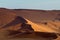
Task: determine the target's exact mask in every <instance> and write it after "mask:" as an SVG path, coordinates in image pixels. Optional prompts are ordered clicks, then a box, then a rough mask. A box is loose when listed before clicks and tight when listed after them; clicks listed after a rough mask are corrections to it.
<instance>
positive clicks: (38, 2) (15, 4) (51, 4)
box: [0, 0, 60, 10]
mask: <svg viewBox="0 0 60 40" xmlns="http://www.w3.org/2000/svg"><path fill="white" fill-rule="evenodd" d="M0 7H4V8H10V9H18V8H20V9H43V10H50V9H51V10H52V9H55V10H60V0H0Z"/></svg>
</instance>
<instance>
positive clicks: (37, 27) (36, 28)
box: [26, 19, 57, 32]
mask: <svg viewBox="0 0 60 40" xmlns="http://www.w3.org/2000/svg"><path fill="white" fill-rule="evenodd" d="M26 20H27V21H28V24H31V25H32V28H33V29H34V31H38V32H57V31H55V30H53V29H51V28H50V27H45V26H44V25H38V24H36V23H33V22H31V21H29V20H28V19H26Z"/></svg>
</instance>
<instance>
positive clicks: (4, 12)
mask: <svg viewBox="0 0 60 40" xmlns="http://www.w3.org/2000/svg"><path fill="white" fill-rule="evenodd" d="M5 31H8V32H5ZM10 32H12V34H13V37H14V36H15V37H19V38H21V37H24V38H25V36H26V35H27V34H29V35H28V36H26V38H28V37H29V38H30V37H32V38H34V37H35V38H40V37H43V38H44V37H45V38H46V40H49V39H51V37H52V39H56V38H58V39H59V35H60V10H34V9H6V8H0V35H1V34H2V35H1V36H2V37H1V38H2V39H3V37H5V36H4V35H5V34H6V35H7V36H8V34H9V33H10ZM14 33H15V34H14ZM3 34H4V35H3ZM22 34H23V35H22ZM32 35H33V36H32ZM43 35H44V36H43ZM47 37H48V39H47ZM58 39H56V40H58ZM42 40H43V39H42Z"/></svg>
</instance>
